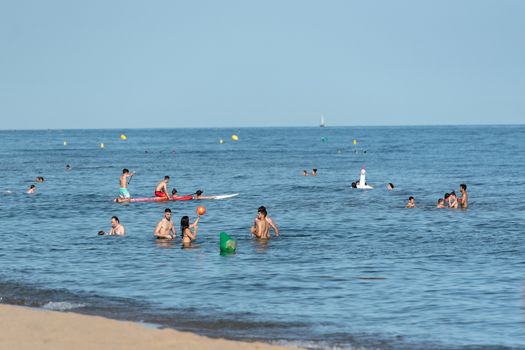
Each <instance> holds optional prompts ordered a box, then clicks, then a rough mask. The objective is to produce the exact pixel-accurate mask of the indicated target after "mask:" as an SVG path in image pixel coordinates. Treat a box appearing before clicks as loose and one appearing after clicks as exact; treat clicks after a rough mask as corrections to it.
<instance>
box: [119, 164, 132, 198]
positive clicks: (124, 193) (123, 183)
mask: <svg viewBox="0 0 525 350" xmlns="http://www.w3.org/2000/svg"><path fill="white" fill-rule="evenodd" d="M133 175H135V173H132V174H130V173H129V170H128V169H122V175H120V189H119V199H123V200H127V199H130V198H131V195H130V194H129V191H128V178H129V179H130V180H131V177H132V176H133Z"/></svg>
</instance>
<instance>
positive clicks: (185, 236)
mask: <svg viewBox="0 0 525 350" xmlns="http://www.w3.org/2000/svg"><path fill="white" fill-rule="evenodd" d="M200 218H201V217H200V216H197V219H195V221H193V224H190V218H189V217H188V216H183V217H182V218H181V219H180V231H181V232H180V235H181V237H182V244H183V245H184V246H185V247H189V246H190V245H191V242H193V241H194V240H196V239H197V230H198V225H197V224H198V223H199V219H200ZM191 229H193V232H192V231H191Z"/></svg>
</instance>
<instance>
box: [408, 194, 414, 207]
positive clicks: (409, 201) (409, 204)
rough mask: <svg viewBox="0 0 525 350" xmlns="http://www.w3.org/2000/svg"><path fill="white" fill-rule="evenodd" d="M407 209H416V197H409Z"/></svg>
mask: <svg viewBox="0 0 525 350" xmlns="http://www.w3.org/2000/svg"><path fill="white" fill-rule="evenodd" d="M406 207H407V208H415V207H416V203H415V202H414V197H412V196H410V197H408V203H407V205H406Z"/></svg>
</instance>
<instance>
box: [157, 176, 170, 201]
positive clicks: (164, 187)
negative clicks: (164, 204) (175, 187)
mask: <svg viewBox="0 0 525 350" xmlns="http://www.w3.org/2000/svg"><path fill="white" fill-rule="evenodd" d="M169 181H170V177H169V176H168V175H166V176H164V180H162V181H161V182H159V183H158V184H157V187H155V197H168V182H169Z"/></svg>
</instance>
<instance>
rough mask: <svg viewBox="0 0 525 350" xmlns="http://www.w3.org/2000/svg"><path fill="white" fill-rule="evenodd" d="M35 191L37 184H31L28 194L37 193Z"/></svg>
mask: <svg viewBox="0 0 525 350" xmlns="http://www.w3.org/2000/svg"><path fill="white" fill-rule="evenodd" d="M35 191H36V186H35V185H31V186H29V189H28V190H27V194H32V193H35Z"/></svg>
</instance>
